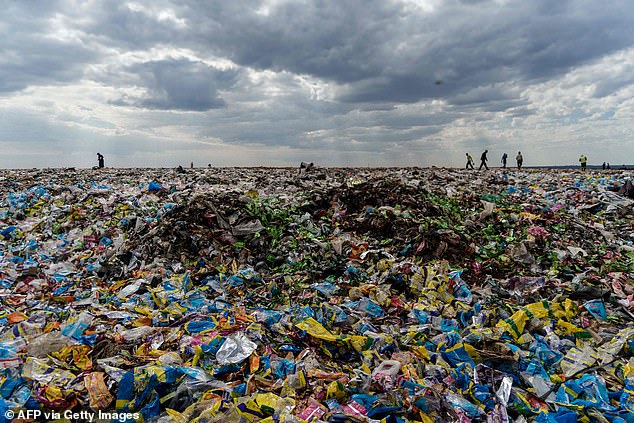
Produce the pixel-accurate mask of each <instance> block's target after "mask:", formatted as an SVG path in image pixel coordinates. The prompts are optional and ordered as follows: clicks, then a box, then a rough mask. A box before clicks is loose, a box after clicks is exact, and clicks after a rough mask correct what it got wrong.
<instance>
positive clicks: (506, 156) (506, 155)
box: [501, 153, 509, 169]
mask: <svg viewBox="0 0 634 423" xmlns="http://www.w3.org/2000/svg"><path fill="white" fill-rule="evenodd" d="M508 157H509V155H508V154H506V153H504V154H502V160H501V161H502V169H506V159H508Z"/></svg>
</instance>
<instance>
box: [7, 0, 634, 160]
mask: <svg viewBox="0 0 634 423" xmlns="http://www.w3.org/2000/svg"><path fill="white" fill-rule="evenodd" d="M2 5H3V12H2V17H0V167H5V168H7V167H48V166H52V167H62V166H77V167H88V166H92V165H94V164H96V153H97V152H101V153H102V154H104V156H105V157H106V165H107V166H115V167H131V166H157V167H172V166H177V165H178V164H182V165H189V163H190V162H191V161H193V162H194V164H195V165H198V166H204V165H206V164H207V163H211V164H213V165H217V166H233V165H237V166H252V165H265V166H278V165H295V164H297V163H299V161H302V160H305V161H314V162H315V163H316V164H319V165H328V166H341V165H344V166H356V165H361V166H368V165H370V166H385V165H388V166H413V165H420V166H431V165H444V166H462V165H463V164H464V160H463V158H464V154H465V152H466V151H469V152H471V154H472V155H473V156H474V157H475V158H476V159H477V158H478V157H479V155H480V153H481V152H482V151H483V150H484V149H485V148H487V149H488V150H489V152H490V153H489V156H490V161H491V162H493V163H497V162H499V159H500V156H501V154H502V152H505V151H506V152H508V153H509V155H510V156H511V157H515V154H516V153H517V151H518V150H521V151H522V152H523V154H524V157H525V163H526V164H528V165H543V164H568V163H576V162H577V159H578V157H579V154H580V153H581V152H584V153H585V154H586V155H587V156H588V157H589V161H590V162H591V163H601V162H603V161H608V162H611V163H613V164H621V163H623V162H626V163H633V162H634V142H633V140H634V131H633V129H634V31H633V30H632V23H633V21H632V16H633V14H634V3H632V2H631V1H630V0H623V1H619V0H614V1H610V2H598V1H596V0H557V1H553V0H530V1H527V0H312V1H311V0H307V1H286V0H264V1H255V0H231V1H229V0H217V1H198V0H186V1H183V0H179V1H167V0H152V1H139V2H134V1H133V2H125V1H107V0H98V1H97V0H95V1H86V0H81V1H79V0H78V1H54V0H48V1H35V0H33V1H29V0H5V1H2Z"/></svg>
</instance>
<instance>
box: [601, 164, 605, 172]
mask: <svg viewBox="0 0 634 423" xmlns="http://www.w3.org/2000/svg"><path fill="white" fill-rule="evenodd" d="M601 167H602V168H603V170H605V162H603V165H601Z"/></svg>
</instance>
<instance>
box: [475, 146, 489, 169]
mask: <svg viewBox="0 0 634 423" xmlns="http://www.w3.org/2000/svg"><path fill="white" fill-rule="evenodd" d="M488 152H489V150H484V153H482V155H481V156H480V167H479V168H478V170H482V166H484V168H485V169H486V170H489V166H487V160H488V159H487V153H488Z"/></svg>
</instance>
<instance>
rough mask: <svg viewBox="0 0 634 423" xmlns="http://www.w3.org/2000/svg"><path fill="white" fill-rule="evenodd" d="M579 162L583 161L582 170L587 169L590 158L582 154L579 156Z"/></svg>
mask: <svg viewBox="0 0 634 423" xmlns="http://www.w3.org/2000/svg"><path fill="white" fill-rule="evenodd" d="M579 163H581V170H586V166H587V165H588V158H587V157H586V155H585V154H582V155H581V156H580V157H579Z"/></svg>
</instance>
